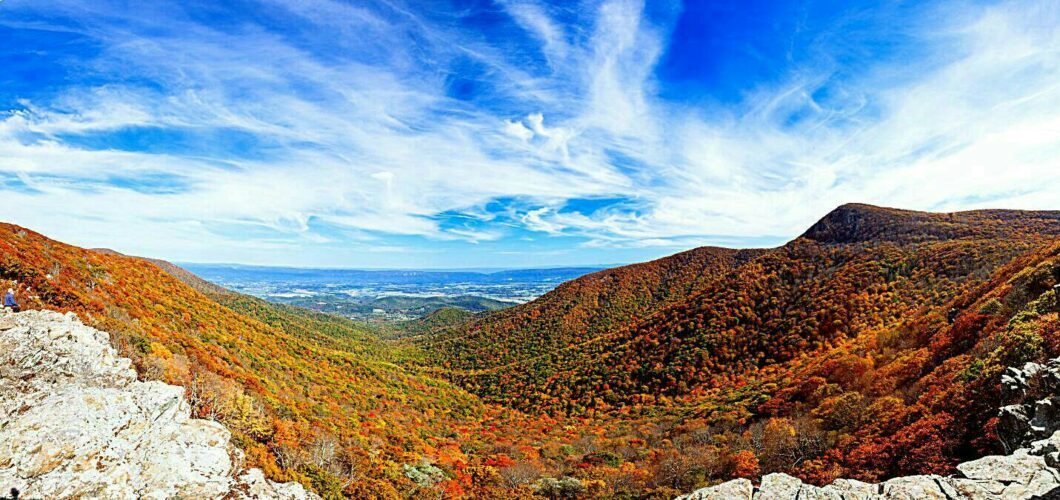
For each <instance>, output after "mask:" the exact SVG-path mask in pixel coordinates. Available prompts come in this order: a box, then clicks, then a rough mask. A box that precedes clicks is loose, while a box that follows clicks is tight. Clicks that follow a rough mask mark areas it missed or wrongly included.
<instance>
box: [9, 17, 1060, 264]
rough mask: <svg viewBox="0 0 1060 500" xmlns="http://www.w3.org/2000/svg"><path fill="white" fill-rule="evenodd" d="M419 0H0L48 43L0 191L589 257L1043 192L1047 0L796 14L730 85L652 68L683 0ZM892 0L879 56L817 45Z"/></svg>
mask: <svg viewBox="0 0 1060 500" xmlns="http://www.w3.org/2000/svg"><path fill="white" fill-rule="evenodd" d="M417 7H418V8H414V7H413V6H409V5H401V4H400V3H397V2H384V3H379V4H372V3H366V4H356V5H355V4H349V3H344V2H340V1H337V0H310V1H301V2H263V3H262V4H260V5H256V6H255V7H254V8H245V9H240V10H234V9H232V8H228V7H216V6H210V5H201V4H196V3H158V4H154V5H152V6H150V7H149V8H145V9H136V10H134V9H128V8H125V7H123V6H122V5H119V4H116V3H111V2H91V3H85V2H76V1H63V2H56V3H54V4H51V5H49V6H47V7H44V6H42V5H39V4H36V3H30V2H18V1H9V2H5V3H3V4H0V28H2V29H5V30H9V31H11V32H13V33H14V32H19V33H21V34H22V37H21V38H20V40H23V41H22V42H20V43H21V45H20V46H16V47H13V48H10V49H8V51H7V52H8V53H13V54H17V53H18V52H19V51H23V52H27V53H28V52H33V51H38V52H43V53H42V54H40V56H41V57H44V58H45V59H46V60H47V61H49V62H50V63H52V70H53V71H54V73H53V74H46V75H43V76H40V75H37V76H34V78H38V77H39V78H40V82H38V83H39V85H37V86H36V88H17V89H15V90H11V91H8V92H3V93H0V97H3V98H4V99H5V100H6V102H8V107H9V108H10V111H9V112H8V113H7V114H6V115H5V116H3V117H2V118H0V158H3V160H0V173H2V174H3V175H4V176H5V177H8V178H10V179H16V180H11V181H5V182H4V183H3V184H0V189H2V190H3V198H4V200H5V205H6V206H7V210H6V215H5V216H4V218H5V219H10V220H13V221H14V222H18V223H22V224H26V225H29V226H31V227H34V228H36V229H39V230H42V231H44V232H47V233H50V234H54V235H56V236H59V237H62V238H65V239H69V240H72V241H75V242H80V243H83V244H88V245H98V246H103V245H106V246H116V247H119V248H120V249H123V250H126V251H131V252H139V253H145V254H151V255H159V256H163V257H170V258H177V259H188V260H239V261H253V262H272V263H296V264H312V263H314V262H319V261H320V260H322V259H326V260H327V263H328V264H329V265H342V264H348V265H370V264H371V263H373V262H383V263H381V264H380V265H391V266H393V265H400V264H401V263H403V262H404V263H405V265H417V264H418V263H421V262H423V261H422V260H415V261H407V260H401V259H402V258H403V257H400V256H397V257H395V260H392V261H379V260H378V255H371V256H370V258H366V257H362V255H366V254H367V249H371V248H382V247H392V248H408V249H416V248H419V249H422V250H425V251H427V253H430V250H432V249H446V250H452V249H459V248H465V249H467V251H466V252H462V253H461V252H455V253H454V256H451V257H437V258H436V259H435V260H431V261H430V262H429V264H430V265H446V264H451V265H456V266H461V265H471V264H475V263H477V262H483V261H485V260H489V259H491V258H492V257H489V256H488V255H487V252H488V253H489V255H495V256H502V255H509V254H511V253H512V252H511V250H512V249H513V248H515V249H520V250H522V249H523V248H522V247H524V246H525V245H526V244H525V243H523V242H525V241H526V240H528V239H529V240H538V241H545V240H548V241H553V242H556V243H554V244H552V243H538V244H539V245H540V249H541V251H542V252H546V251H547V252H552V251H554V250H555V248H553V247H550V246H549V245H561V246H563V247H564V248H566V249H567V251H568V252H569V253H568V255H569V257H568V258H569V259H575V260H580V261H582V262H587V261H591V260H595V261H597V262H601V261H602V262H613V261H615V260H619V259H621V258H622V257H617V258H612V257H611V256H612V255H621V256H634V257H641V256H651V255H654V254H655V253H657V252H660V251H662V252H664V251H666V249H674V248H680V247H687V246H694V245H697V244H725V245H737V246H738V245H742V244H751V245H761V244H772V243H778V242H780V241H782V240H783V239H785V238H788V237H792V236H794V235H796V234H798V232H800V231H801V230H802V229H803V228H805V226H807V225H808V224H810V223H812V221H813V220H814V219H815V218H817V217H819V216H820V215H822V214H823V213H824V212H826V211H827V210H829V209H831V208H832V207H834V206H835V205H837V204H839V203H842V202H848V201H863V202H870V203H878V204H883V205H891V206H902V207H907V208H917V209H935V210H948V209H961V208H977V207H982V206H1008V207H1016V208H1056V207H1055V206H1054V205H1055V200H1057V199H1060V180H1056V179H1055V175H1050V174H1051V173H1052V172H1056V171H1058V169H1060V137H1058V136H1057V135H1056V134H1055V132H1051V131H1055V130H1060V90H1058V84H1057V83H1056V82H1060V53H1058V49H1057V47H1060V33H1058V30H1057V28H1056V26H1058V25H1060V18H1058V16H1060V14H1057V12H1058V10H1060V9H1056V8H1055V7H1056V4H1055V2H1049V1H1038V2H1030V3H1025V4H1021V5H1020V6H1015V5H1010V4H978V3H973V2H938V3H935V4H933V5H926V6H924V7H922V8H919V9H918V10H916V11H915V12H912V13H910V12H906V13H904V14H902V15H903V16H907V17H903V18H901V19H895V18H891V17H886V16H897V15H899V14H895V13H892V12H874V11H872V10H871V9H869V8H867V7H866V8H863V9H855V10H854V11H852V12H850V13H848V14H844V16H845V17H843V16H840V17H837V18H835V19H830V20H829V21H828V22H822V23H821V25H822V26H823V27H818V28H817V30H816V31H815V32H813V33H808V34H807V33H798V34H785V36H799V37H802V38H801V39H802V40H808V41H806V42H804V43H801V44H800V47H802V48H800V49H799V50H797V51H795V50H794V49H792V50H793V51H792V52H790V53H789V54H787V55H786V56H785V59H784V64H783V68H781V69H778V70H777V71H776V76H775V78H771V79H766V80H762V81H757V80H749V81H747V82H746V83H745V84H744V85H743V87H742V90H741V92H740V94H739V97H738V98H736V99H720V98H716V97H715V96H714V95H713V94H712V92H711V90H710V87H709V85H708V86H705V87H702V88H700V89H699V90H698V91H687V92H678V93H675V92H674V91H672V89H673V88H676V87H675V82H673V81H670V80H669V79H668V78H667V77H666V76H665V75H664V74H663V73H662V72H660V71H659V67H660V65H663V64H664V63H665V60H668V59H672V58H673V57H675V55H674V53H675V52H676V51H678V50H684V51H687V50H688V49H687V47H685V48H679V47H678V44H677V41H676V40H675V37H677V36H678V35H677V32H676V31H675V29H674V26H675V23H677V22H678V20H679V19H681V16H683V15H688V13H687V12H684V11H682V9H681V8H680V6H679V5H676V4H672V5H671V4H667V5H657V4H645V3H642V2H638V1H633V0H605V1H598V2H584V3H581V4H578V5H577V6H570V5H566V4H559V5H552V4H547V3H543V2H538V1H533V0H523V1H516V0H511V1H506V2H501V3H498V4H490V3H483V4H475V5H472V6H466V5H465V6H462V7H459V8H457V7H453V6H449V7H445V6H440V5H432V6H429V7H424V6H417ZM914 14H915V15H914ZM874 16H877V17H880V18H879V19H875V18H874ZM865 19H869V21H871V22H869V23H868V24H867V25H865V26H863V24H865ZM895 21H904V22H906V24H904V25H906V26H909V27H908V28H907V29H905V30H903V31H902V32H900V33H895V34H890V35H886V36H891V37H894V39H893V40H892V39H890V38H888V39H887V40H885V41H884V42H883V45H886V44H887V43H891V44H892V45H894V47H890V46H889V45H888V46H887V47H888V53H887V54H886V57H885V56H881V55H879V54H876V53H869V54H865V55H862V56H858V54H853V55H851V54H849V53H846V52H844V53H843V54H839V53H838V52H837V51H839V48H838V47H839V46H840V43H841V42H837V40H838V39H841V38H842V37H843V36H844V35H846V34H849V33H850V30H854V29H858V30H869V31H872V30H874V29H882V27H883V26H890V25H891V24H894V22H895ZM857 23H862V24H857ZM852 25H853V26H856V28H852V27H851V26H852ZM734 29H738V28H734ZM874 36H885V35H879V34H877V35H874ZM53 37H59V38H61V39H62V40H64V41H66V42H67V43H66V44H65V45H62V44H60V45H52V44H49V43H47V40H49V39H51V38H53ZM851 38H853V35H851ZM899 38H900V40H899ZM70 41H76V42H77V43H75V44H74V43H70ZM850 43H851V44H854V42H850ZM866 43H867V42H866ZM873 43H874V45H872V47H871V48H873V49H874V50H875V49H876V48H878V47H877V46H878V45H879V44H880V43H881V42H878V41H875V39H874V42H873ZM38 45H39V46H40V47H38ZM854 45H856V44H854ZM792 46H793V47H794V46H795V44H794V42H793V43H792ZM42 47H44V48H42ZM64 47H79V48H78V49H77V52H66V51H67V50H70V51H72V50H73V49H66V48H64ZM866 47H868V45H866ZM708 49H709V48H708ZM685 57H690V58H693V59H694V58H695V57H706V55H697V54H685ZM18 74H20V75H36V73H31V72H30V71H29V70H28V69H27V70H26V72H25V73H18ZM22 78H23V80H25V79H26V78H28V77H25V76H23V77H22ZM600 200H614V201H608V202H607V203H601V202H600ZM72 221H77V222H72ZM258 243H262V244H261V245H259V244H258ZM467 244H471V245H470V246H467ZM461 245H464V246H461ZM621 248H631V249H640V250H630V251H629V252H626V253H622V252H621V251H619V250H618V249H621ZM645 248H656V250H646V249H645ZM416 253H417V252H395V255H398V254H402V255H408V254H413V255H414V254H416ZM590 256H598V257H590ZM421 257H422V256H421ZM417 258H420V257H417ZM499 258H501V257H498V259H499ZM472 259H478V260H472ZM491 262H492V263H494V264H496V263H501V261H499V260H493V261H491ZM520 264H522V263H520Z"/></svg>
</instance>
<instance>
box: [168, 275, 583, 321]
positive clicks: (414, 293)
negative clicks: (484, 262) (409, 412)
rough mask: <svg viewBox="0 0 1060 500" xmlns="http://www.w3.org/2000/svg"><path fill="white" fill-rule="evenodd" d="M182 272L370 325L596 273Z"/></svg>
mask: <svg viewBox="0 0 1060 500" xmlns="http://www.w3.org/2000/svg"><path fill="white" fill-rule="evenodd" d="M181 267H183V268H184V269H187V270H189V271H191V272H193V273H195V274H196V275H198V276H200V277H202V278H204V279H206V280H208V281H210V282H213V283H216V284H218V285H221V286H223V287H226V288H228V289H231V290H234V291H237V292H240V293H245V294H248V295H253V296H255V297H258V298H261V299H265V300H269V301H272V302H277V303H281V304H290V305H295V306H299V307H304V308H306V309H312V310H315V311H320V312H326V313H330V314H335V315H338V316H343V317H346V318H349V319H353V320H358V321H362V322H366V323H387V322H398V321H407V320H412V319H416V318H420V317H423V316H425V315H427V314H429V313H431V312H434V311H436V310H438V309H441V308H446V307H451V308H458V309H463V310H466V311H469V312H473V313H478V312H484V311H495V310H498V309H503V308H505V307H511V306H513V305H516V304H521V303H524V302H528V301H530V300H533V299H536V298H537V297H539V296H541V295H543V294H545V293H547V292H548V291H550V290H552V289H553V288H554V287H555V286H556V285H558V284H560V283H563V282H565V281H568V280H571V279H574V278H577V277H579V276H582V275H584V274H588V273H590V272H593V271H597V270H598V269H597V268H588V267H577V268H554V269H515V270H449V271H446V270H438V271H430V270H350V269H293V268H276V267H260V266H232V265H217V264H212V265H211V264H182V265H181Z"/></svg>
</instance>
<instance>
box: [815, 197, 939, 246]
mask: <svg viewBox="0 0 1060 500" xmlns="http://www.w3.org/2000/svg"><path fill="white" fill-rule="evenodd" d="M932 215H941V214H928V213H925V212H913V211H910V210H898V209H893V208H885V207H877V206H875V205H866V204H863V203H847V204H845V205H840V206H839V207H837V208H836V209H835V210H832V211H831V212H829V213H828V214H827V215H825V216H824V217H822V218H821V220H819V221H817V223H816V224H814V225H813V226H810V228H809V229H808V230H806V232H805V233H803V235H802V237H803V238H807V239H811V240H814V241H819V242H821V243H855V242H861V241H869V240H874V239H878V238H880V237H882V236H885V235H886V234H887V233H892V232H893V230H894V229H895V228H896V227H898V226H902V225H904V224H906V223H914V225H915V223H916V222H924V220H925V219H928V218H932V217H931V216H932Z"/></svg>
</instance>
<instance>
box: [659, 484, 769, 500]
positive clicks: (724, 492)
mask: <svg viewBox="0 0 1060 500" xmlns="http://www.w3.org/2000/svg"><path fill="white" fill-rule="evenodd" d="M753 492H754V485H752V484H751V481H749V480H747V479H733V480H732V481H728V482H725V483H721V484H719V485H717V486H711V487H709V488H703V489H701V490H696V491H694V492H692V493H691V494H688V495H685V496H681V497H677V498H678V500H751V494H752V493H753Z"/></svg>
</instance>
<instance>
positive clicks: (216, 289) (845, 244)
mask: <svg viewBox="0 0 1060 500" xmlns="http://www.w3.org/2000/svg"><path fill="white" fill-rule="evenodd" d="M1058 241H1060V212H1020V211H976V212H960V213H949V214H934V213H925V212H911V211H905V210H895V209H889V208H880V207H873V206H868V205H845V206H842V207H839V208H838V209H836V210H834V211H832V212H831V213H829V214H827V215H825V216H824V217H823V218H822V219H821V220H820V221H819V222H818V223H816V224H814V225H813V226H812V227H811V228H809V229H808V230H807V231H806V232H805V234H803V235H802V236H801V237H799V238H797V239H795V240H793V241H792V242H790V243H788V244H786V245H784V246H781V247H778V248H773V249H753V250H733V249H724V248H711V247H704V248H698V249H693V250H690V251H687V252H683V253H679V254H676V255H673V256H671V257H666V258H663V259H660V260H656V261H652V262H647V263H643V264H634V265H630V266H624V267H619V268H614V269H607V270H597V271H593V272H590V273H588V274H585V275H583V276H580V277H577V278H574V279H571V280H569V281H565V282H563V283H562V284H561V285H559V286H558V287H556V288H555V289H554V290H552V291H549V292H547V293H544V294H543V295H541V296H540V297H538V298H536V299H534V300H530V301H528V302H525V303H522V304H518V305H513V306H511V307H507V308H504V309H501V310H497V311H486V312H482V313H477V314H472V313H470V312H467V311H461V310H459V309H450V308H443V309H440V310H438V311H435V312H432V313H428V314H426V315H424V316H422V317H419V318H418V319H414V320H410V321H405V322H402V323H400V324H399V326H397V327H395V326H394V324H388V325H384V326H386V328H380V325H378V324H376V323H371V322H369V323H368V324H366V323H365V322H364V321H351V320H350V319H348V318H345V317H342V316H341V315H336V314H322V313H320V312H318V311H311V310H308V309H306V308H303V307H298V306H296V305H292V304H276V303H272V302H269V301H266V300H262V299H260V298H257V297H254V296H251V295H247V294H244V293H240V292H239V291H232V290H228V289H226V288H223V287H221V286H218V285H217V284H213V283H210V282H208V281H206V280H203V279H202V278H200V277H199V276H196V275H195V274H193V273H189V272H188V271H187V270H184V269H181V268H179V267H177V266H174V265H172V264H169V263H166V262H162V261H150V260H146V259H140V258H136V257H128V256H124V255H120V254H117V253H115V252H110V251H97V250H85V249H80V248H76V247H72V246H68V245H64V244H62V243H59V242H56V241H54V240H50V239H48V238H46V237H44V236H42V235H39V234H37V233H34V232H32V231H30V230H28V229H25V228H20V227H17V226H11V225H2V226H0V255H2V256H3V257H0V279H3V280H5V282H6V283H8V284H10V285H12V286H15V287H16V288H18V291H19V296H20V297H24V307H26V308H30V309H52V310H57V311H60V312H67V311H69V312H74V313H76V314H77V315H78V317H80V318H81V320H82V321H84V322H85V323H86V324H87V325H89V326H91V327H94V328H99V329H105V330H106V331H108V332H110V334H111V337H110V338H111V343H112V345H113V346H114V347H115V348H116V349H117V350H118V352H119V353H120V354H121V355H122V356H125V357H128V358H130V359H131V360H132V362H133V365H134V366H135V368H136V369H137V372H138V373H139V377H140V378H141V379H144V380H161V381H164V382H167V383H170V384H174V385H178V386H181V387H184V388H185V391H186V395H187V398H188V402H189V404H190V405H191V411H192V414H193V416H195V417H197V418H203V419H208V420H214V421H217V422H220V423H222V424H224V425H225V426H226V427H227V428H228V429H230V431H231V433H232V442H233V443H234V445H235V446H238V447H239V448H241V449H242V450H243V451H244V453H245V454H246V457H247V465H248V466H252V467H259V468H260V469H261V470H262V471H263V473H264V475H265V476H266V477H267V478H268V479H269V480H272V481H277V482H284V481H296V482H299V483H301V484H302V485H304V486H305V487H306V488H307V489H308V490H309V491H311V492H314V493H316V494H319V495H321V496H323V497H325V498H333V497H342V496H345V497H353V498H402V497H422V496H424V495H428V496H442V497H446V498H482V497H486V498H507V497H513V496H516V497H526V496H534V495H538V496H544V497H552V498H556V497H586V498H590V497H592V498H596V497H618V498H669V497H673V496H677V495H680V494H684V493H688V492H691V491H693V490H695V489H697V488H701V487H704V486H709V485H711V484H716V483H719V482H723V481H726V480H729V479H732V478H749V479H751V480H758V478H761V477H763V476H765V475H769V474H776V473H784V474H790V475H792V476H794V477H796V478H798V479H800V480H802V481H805V482H806V483H807V484H816V485H824V484H828V483H830V482H832V481H834V480H836V479H837V478H850V479H858V480H863V481H869V482H880V481H885V480H887V479H889V478H893V477H898V476H904V475H911V474H941V475H946V474H953V473H955V471H956V466H957V464H959V463H961V462H967V461H969V460H973V459H976V458H978V457H981V456H984V455H988V454H998V453H1002V452H1003V451H1005V450H1004V449H1003V446H1002V443H1001V441H1000V440H999V439H998V434H997V433H998V430H997V429H998V425H999V420H998V418H997V416H996V415H997V407H998V406H999V401H1001V392H1000V386H999V383H998V381H999V380H1000V377H1001V374H1002V372H1004V370H1005V369H1006V368H1007V367H1010V366H1021V365H1022V364H1023V363H1025V362H1044V361H1045V360H1047V359H1051V358H1053V357H1057V356H1060V320H1058V311H1060V297H1057V296H1056V295H1057V293H1056V292H1055V291H1054V287H1055V286H1056V285H1058V284H1060V243H1058ZM189 267H191V266H189ZM193 269H194V268H193ZM202 274H203V275H205V276H204V277H209V275H208V273H202ZM215 279H216V278H215ZM316 279H318V278H316V277H312V278H302V280H301V282H297V283H295V281H297V280H292V284H291V285H289V286H290V287H291V289H294V288H299V289H302V288H305V287H306V286H307V285H306V282H309V281H313V280H316ZM410 279H415V280H418V279H420V278H419V277H414V278H410ZM217 281H219V282H220V283H219V284H222V285H223V284H225V282H224V281H223V280H220V279H218V280H217ZM325 281H326V280H325ZM257 283H259V285H258V286H260V283H261V282H260V281H259V282H257ZM414 285H415V286H422V283H419V282H417V283H415V284H414ZM270 286H271V285H270ZM388 286H389V285H388ZM269 289H270V290H272V292H270V293H281V294H282V293H286V292H283V291H277V290H281V288H269ZM320 289H326V286H325V285H320Z"/></svg>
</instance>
